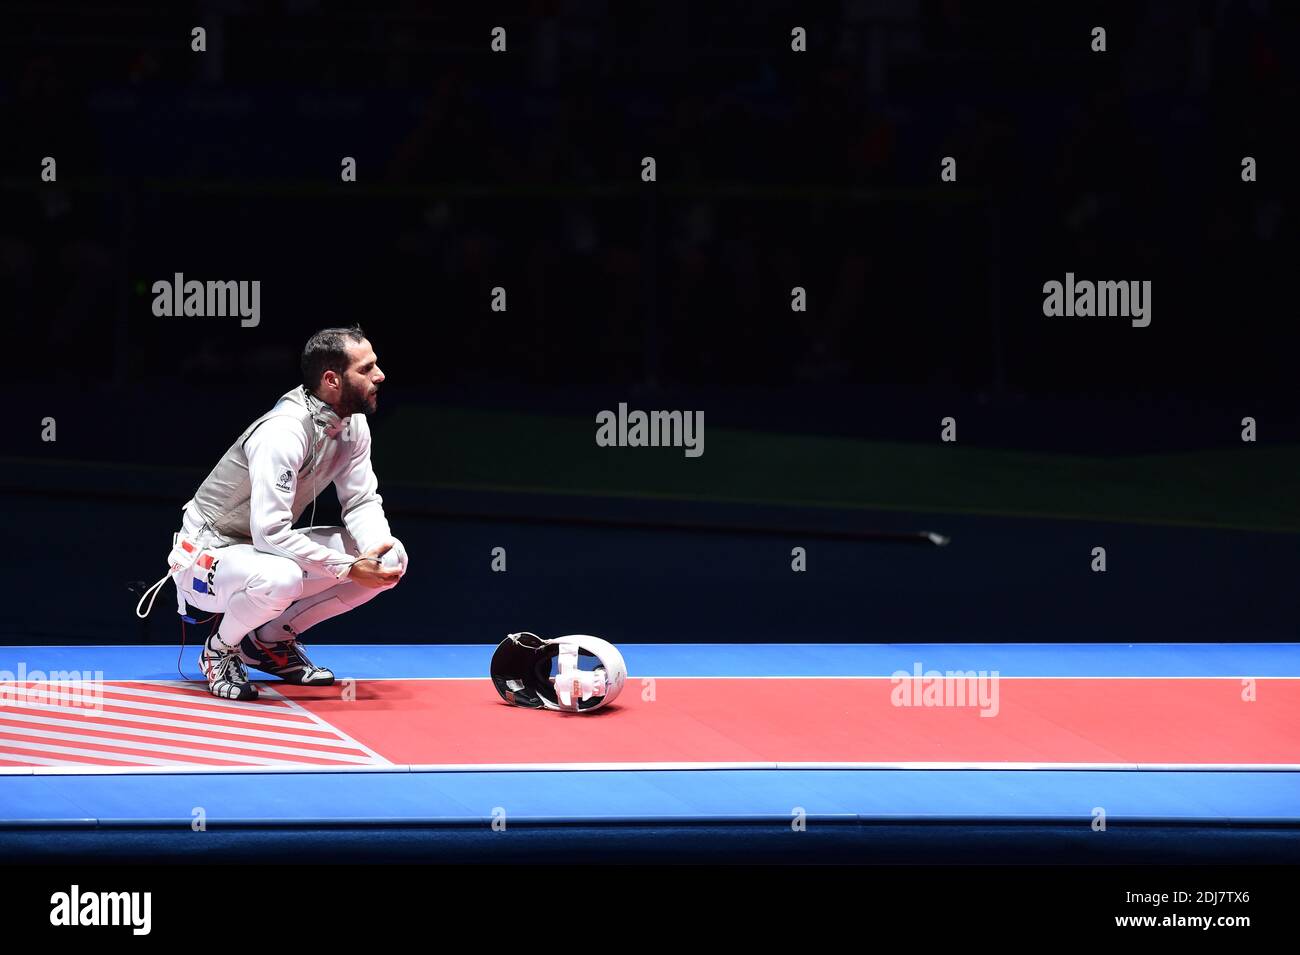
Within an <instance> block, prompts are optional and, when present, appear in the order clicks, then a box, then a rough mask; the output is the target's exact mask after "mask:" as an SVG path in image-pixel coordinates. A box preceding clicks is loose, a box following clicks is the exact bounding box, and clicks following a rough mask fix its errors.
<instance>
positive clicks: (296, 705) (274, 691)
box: [264, 686, 391, 765]
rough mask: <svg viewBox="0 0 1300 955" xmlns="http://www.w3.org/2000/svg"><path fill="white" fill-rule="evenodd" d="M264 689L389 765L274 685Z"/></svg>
mask: <svg viewBox="0 0 1300 955" xmlns="http://www.w3.org/2000/svg"><path fill="white" fill-rule="evenodd" d="M264 689H265V690H267V691H269V692H270V693H271V694H272V695H273V696H275V697H277V698H279V699H281V700H283V701H284V702H285V703H287V704H289V706H290V708H292V709H294V710H296V711H298V712H300V713H301V714H302V715H303V716H306V717H308V718H309V719H311V720H312V721H313V722H315V723H317V724H318V725H319V726H320V728H321V729H324V730H328V731H329V732H331V733H334V734H335V735H336V736H338V738H339V739H341V740H345V741H347V742H348V743H350V744H352V745H353V746H355V747H356V748H357V749H359V750H361V751H362V752H363V753H367V754H369V756H370V758H371V760H372V761H374V762H377V763H382V764H384V765H391V763H390V762H389V760H387V759H385V758H384V757H383V756H380V755H379V754H378V753H376V752H375V751H374V750H373V749H371V748H370V747H369V746H367V745H366V744H365V743H362V742H361V741H360V740H356V739H353V738H352V737H351V736H349V735H348V734H347V733H345V732H343V731H342V730H341V729H339V728H338V727H337V726H335V725H333V724H332V723H330V722H329V721H327V720H326V719H324V718H323V717H321V716H319V715H318V714H316V713H313V712H312V711H311V710H309V709H307V708H306V707H305V706H302V705H301V704H299V703H298V701H297V700H294V699H292V698H291V697H287V696H284V695H283V694H281V693H280V691H279V690H277V689H275V688H274V687H270V686H268V687H264Z"/></svg>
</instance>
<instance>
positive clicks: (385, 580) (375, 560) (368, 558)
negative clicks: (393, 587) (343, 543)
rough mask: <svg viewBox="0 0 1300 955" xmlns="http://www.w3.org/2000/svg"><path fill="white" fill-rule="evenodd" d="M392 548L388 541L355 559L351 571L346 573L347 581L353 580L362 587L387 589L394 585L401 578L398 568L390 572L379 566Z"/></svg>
mask: <svg viewBox="0 0 1300 955" xmlns="http://www.w3.org/2000/svg"><path fill="white" fill-rule="evenodd" d="M392 547H393V542H392V541H388V542H387V543H384V544H378V545H376V546H374V547H372V548H370V550H368V551H366V552H365V553H364V554H362V555H361V556H360V557H358V558H357V561H356V563H354V564H353V565H352V569H351V570H349V571H348V576H347V579H348V580H355V581H356V582H357V583H359V584H360V585H361V586H362V587H387V586H388V585H389V584H395V583H397V581H399V580H401V578H402V571H401V569H400V568H397V567H394V568H393V569H392V570H385V569H384V568H383V567H382V566H381V565H380V560H381V559H382V558H383V556H384V555H385V554H386V553H388V552H389V551H390V550H391V549H392Z"/></svg>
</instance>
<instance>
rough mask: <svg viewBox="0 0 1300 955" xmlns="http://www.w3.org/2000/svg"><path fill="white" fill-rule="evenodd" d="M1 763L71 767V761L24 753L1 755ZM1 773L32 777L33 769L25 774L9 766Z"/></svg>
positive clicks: (29, 769)
mask: <svg viewBox="0 0 1300 955" xmlns="http://www.w3.org/2000/svg"><path fill="white" fill-rule="evenodd" d="M0 761H3V762H11V763H39V764H40V765H42V766H69V765H71V763H70V761H69V760H66V759H46V758H45V757H44V756H31V755H29V754H27V753H23V754H21V755H18V754H15V753H0ZM77 765H84V766H87V768H89V764H88V763H80V764H77ZM96 768H100V769H114V768H116V767H113V766H101V767H96ZM0 773H3V774H5V775H7V776H21V775H31V767H30V766H29V767H28V769H27V770H26V772H24V771H23V770H20V769H15V768H10V767H8V766H5V767H0Z"/></svg>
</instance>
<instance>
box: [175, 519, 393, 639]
mask: <svg viewBox="0 0 1300 955" xmlns="http://www.w3.org/2000/svg"><path fill="white" fill-rule="evenodd" d="M302 533H304V534H306V535H307V536H308V537H310V538H311V539H312V540H314V541H317V542H319V543H321V544H324V545H325V546H326V547H332V548H333V549H335V550H340V551H345V552H346V553H349V554H351V555H352V556H354V557H359V556H360V555H361V551H360V549H359V548H358V547H357V542H356V541H355V540H353V539H352V535H351V534H349V533H348V531H347V529H346V528H343V527H306V528H303V529H302ZM204 557H210V558H211V559H210V560H205V559H204ZM202 565H208V566H202ZM401 566H402V570H403V571H405V570H406V560H405V555H403V560H402V565H401ZM181 582H182V586H181V593H182V595H183V596H184V597H185V600H186V601H187V602H188V603H189V604H190V605H191V606H193V607H197V608H198V609H199V610H202V611H203V612H204V613H221V614H224V615H225V616H223V617H222V618H221V628H220V629H219V630H218V631H217V636H218V638H219V639H220V640H221V642H222V643H224V644H225V645H226V646H227V647H230V648H232V649H234V648H235V647H238V646H239V643H240V641H241V640H243V639H244V636H245V635H246V634H247V633H249V632H250V631H252V630H256V629H257V628H258V627H261V628H262V629H261V630H260V631H259V633H258V638H259V639H261V640H262V641H263V642H265V643H275V642H279V641H282V640H288V639H291V638H292V637H294V636H296V635H298V634H301V633H303V632H304V631H306V630H309V629H310V628H312V627H314V626H315V625H316V624H318V623H320V622H321V621H322V620H328V619H329V618H330V617H336V616H338V615H339V614H341V613H346V612H347V611H349V610H354V609H356V608H357V607H360V606H361V605H362V604H363V603H365V602H366V601H368V600H373V599H374V597H375V596H376V595H378V594H380V593H382V592H383V591H385V590H390V589H392V588H393V587H395V586H397V585H396V584H395V583H394V584H389V585H388V586H386V587H363V586H361V584H358V583H357V582H356V581H353V580H343V581H337V580H333V579H331V578H323V579H321V578H312V579H306V578H304V577H303V571H302V568H300V567H299V566H298V564H297V562H295V561H293V560H291V559H290V558H288V557H281V556H279V555H278V554H268V553H265V552H264V551H260V550H257V549H256V548H255V547H253V545H252V544H231V545H230V546H228V547H214V548H205V549H204V551H203V553H202V554H201V555H200V557H199V560H198V561H197V562H196V563H195V564H194V566H192V567H191V568H190V569H189V570H188V571H186V572H185V573H184V575H183V576H182V577H181Z"/></svg>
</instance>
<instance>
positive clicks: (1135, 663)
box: [0, 643, 1300, 680]
mask: <svg viewBox="0 0 1300 955" xmlns="http://www.w3.org/2000/svg"><path fill="white" fill-rule="evenodd" d="M494 648H495V644H491V645H489V644H482V645H478V646H464V645H460V646H392V645H376V646H359V645H334V646H331V645H328V644H318V645H315V646H314V647H313V648H312V659H313V660H315V661H316V662H317V663H319V664H320V665H322V666H328V667H330V668H331V669H333V670H334V671H335V672H336V673H338V674H339V676H340V677H351V678H354V679H361V680H366V679H379V678H385V677H387V678H393V677H406V678H412V679H414V678H431V677H484V678H486V677H487V675H488V662H489V661H490V660H491V657H492V651H493V649H494ZM620 649H621V650H622V651H623V655H624V657H625V658H626V659H627V664H628V670H629V671H630V672H631V673H632V675H633V676H660V677H672V676H706V677H707V676H794V677H797V676H882V677H887V676H890V675H891V674H893V673H895V672H896V671H899V670H902V671H905V672H907V673H911V672H913V670H914V668H915V666H916V665H917V664H920V666H921V668H922V670H977V671H978V670H987V671H993V670H997V671H998V672H999V673H1000V674H1001V675H1002V676H1008V677H1025V676H1043V677H1049V676H1050V677H1071V676H1076V677H1077V676H1093V677H1168V676H1182V677H1223V676H1256V677H1297V676H1300V644H1296V643H1141V644H1117V643H1065V644H1053V643H1031V644H987V643H984V644H976V643H971V644H960V643H931V644H826V643H817V644H753V645H748V646H746V645H736V644H624V645H620ZM176 650H177V648H176V646H175V645H171V646H116V647H46V646H30V647H0V678H4V671H8V673H10V674H13V675H15V676H16V675H17V674H18V673H19V670H20V667H21V668H23V669H24V670H25V671H26V672H28V673H30V672H31V671H32V670H42V671H45V672H49V671H68V670H79V671H88V672H91V673H94V672H96V671H102V672H103V675H104V679H106V680H171V679H176ZM197 653H198V647H197V646H196V647H192V648H190V650H189V652H188V653H187V655H186V657H185V660H184V665H185V667H186V668H187V671H186V672H187V673H190V674H191V675H192V676H193V677H194V678H195V679H197V678H198V677H197V670H196V669H195V667H196V666H197ZM10 678H12V677H10Z"/></svg>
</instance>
